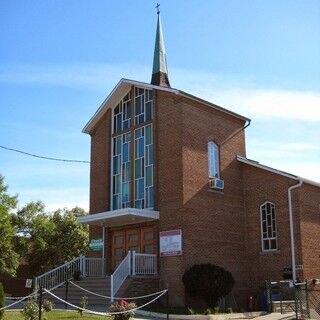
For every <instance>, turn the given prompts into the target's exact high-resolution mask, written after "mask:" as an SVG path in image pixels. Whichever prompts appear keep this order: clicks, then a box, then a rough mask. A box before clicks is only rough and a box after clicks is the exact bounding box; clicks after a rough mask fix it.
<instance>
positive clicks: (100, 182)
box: [89, 110, 111, 257]
mask: <svg viewBox="0 0 320 320" xmlns="http://www.w3.org/2000/svg"><path fill="white" fill-rule="evenodd" d="M110 126H111V111H110V110H108V112H107V113H106V114H105V115H104V116H103V117H102V119H101V120H100V121H99V122H98V124H97V125H96V126H95V129H94V131H93V132H92V133H91V165H90V209H89V213H90V214H94V213H98V212H104V211H108V210H109V201H110V150H111V146H110V141H111V140H110V139H111V128H110ZM89 235H90V239H101V238H102V237H103V235H102V227H100V226H92V225H90V227H89ZM106 241H107V239H106ZM90 256H92V257H101V252H90Z"/></svg>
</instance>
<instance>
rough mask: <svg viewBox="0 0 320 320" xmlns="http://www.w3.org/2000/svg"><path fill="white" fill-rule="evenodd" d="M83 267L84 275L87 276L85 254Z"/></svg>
mask: <svg viewBox="0 0 320 320" xmlns="http://www.w3.org/2000/svg"><path fill="white" fill-rule="evenodd" d="M82 269H83V276H84V277H86V276H87V274H86V272H87V271H86V257H85V256H82Z"/></svg>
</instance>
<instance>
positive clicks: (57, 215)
mask: <svg viewBox="0 0 320 320" xmlns="http://www.w3.org/2000/svg"><path fill="white" fill-rule="evenodd" d="M20 211H21V212H20V217H18V218H17V217H16V218H15V221H18V222H22V224H20V225H19V227H20V228H21V229H24V230H27V232H28V234H29V238H22V239H19V240H17V244H19V245H20V250H22V249H21V248H22V247H23V246H21V244H23V245H24V250H25V251H26V254H25V256H26V257H27V258H28V261H29V265H30V269H31V272H32V274H33V275H38V274H41V273H43V272H45V271H48V270H50V269H52V268H54V267H56V266H58V265H60V264H62V263H64V262H65V261H68V260H71V259H73V258H75V257H78V256H79V255H82V254H85V253H86V252H87V248H88V242H89V233H88V227H87V226H86V225H82V224H79V223H78V222H77V217H79V216H82V215H84V214H85V211H84V210H83V209H81V208H78V207H76V208H73V209H71V210H67V209H59V210H57V211H55V212H54V213H53V214H51V215H50V214H46V213H45V212H44V208H43V207H42V206H41V205H40V203H33V205H30V204H29V207H28V208H26V207H24V208H23V209H22V210H20Z"/></svg>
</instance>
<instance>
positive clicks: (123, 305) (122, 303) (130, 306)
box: [110, 300, 137, 320]
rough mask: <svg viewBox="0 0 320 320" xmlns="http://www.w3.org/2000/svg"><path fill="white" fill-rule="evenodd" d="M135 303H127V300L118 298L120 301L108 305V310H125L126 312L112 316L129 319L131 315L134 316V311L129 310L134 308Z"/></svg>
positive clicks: (124, 319)
mask: <svg viewBox="0 0 320 320" xmlns="http://www.w3.org/2000/svg"><path fill="white" fill-rule="evenodd" d="M136 307H137V305H136V304H135V303H133V302H131V303H128V302H127V301H125V300H120V302H119V303H118V302H116V303H114V304H112V305H111V306H110V311H111V312H124V311H127V312H124V313H120V314H115V315H114V316H113V317H114V320H129V319H130V318H131V317H133V316H134V311H130V310H132V309H134V308H136Z"/></svg>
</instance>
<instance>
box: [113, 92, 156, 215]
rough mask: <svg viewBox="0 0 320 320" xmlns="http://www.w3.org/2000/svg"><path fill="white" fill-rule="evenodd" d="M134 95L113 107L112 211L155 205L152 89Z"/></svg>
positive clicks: (128, 96) (129, 95) (130, 93)
mask: <svg viewBox="0 0 320 320" xmlns="http://www.w3.org/2000/svg"><path fill="white" fill-rule="evenodd" d="M132 92H133V91H129V92H128V93H127V94H126V95H125V96H124V97H123V98H122V99H121V101H120V102H119V103H118V104H117V105H116V106H115V107H114V108H113V135H112V143H113V144H112V161H111V173H112V180H111V186H112V188H111V197H112V201H111V208H112V210H117V209H121V208H127V207H131V206H134V207H135V208H141V209H145V208H149V209H150V208H153V206H154V181H153V161H154V160H153V129H152V128H153V127H152V123H151V121H152V118H153V111H152V108H153V101H152V90H149V89H146V88H136V87H135V88H134V94H132ZM144 123H146V124H145V125H143V124H144Z"/></svg>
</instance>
